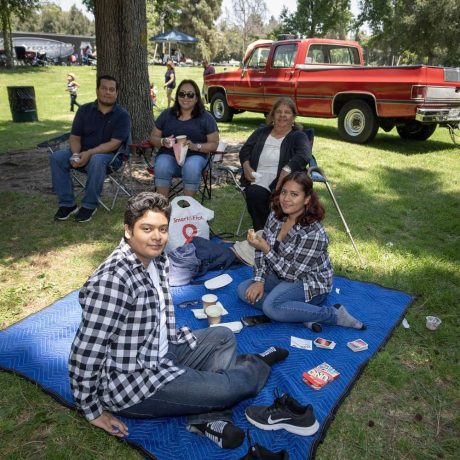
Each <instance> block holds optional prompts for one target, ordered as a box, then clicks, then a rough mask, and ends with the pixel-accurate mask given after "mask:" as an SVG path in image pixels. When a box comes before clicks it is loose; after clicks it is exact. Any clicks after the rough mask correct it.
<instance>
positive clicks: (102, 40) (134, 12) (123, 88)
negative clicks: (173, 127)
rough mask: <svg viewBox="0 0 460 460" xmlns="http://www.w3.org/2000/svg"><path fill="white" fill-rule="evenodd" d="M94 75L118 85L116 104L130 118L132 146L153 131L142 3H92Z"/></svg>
mask: <svg viewBox="0 0 460 460" xmlns="http://www.w3.org/2000/svg"><path fill="white" fill-rule="evenodd" d="M94 16H95V20H96V44H97V75H98V76H100V75H107V74H108V75H112V76H113V77H115V78H116V79H117V81H118V90H119V94H118V100H119V102H120V104H121V105H122V106H123V107H124V108H125V109H126V110H128V112H129V113H130V115H131V119H132V123H133V130H132V137H133V142H140V141H142V140H144V139H148V138H149V137H150V132H151V130H152V128H153V115H152V103H151V101H150V97H149V75H148V67H147V18H146V7H145V0H136V1H126V0H94Z"/></svg>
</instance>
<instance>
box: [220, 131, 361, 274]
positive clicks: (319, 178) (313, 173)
mask: <svg viewBox="0 0 460 460" xmlns="http://www.w3.org/2000/svg"><path fill="white" fill-rule="evenodd" d="M304 132H305V134H306V135H307V137H308V139H309V140H310V144H311V149H312V151H313V142H314V140H315V131H314V129H313V128H307V129H305V130H304ZM219 168H220V169H221V170H222V171H224V172H225V173H226V174H227V175H228V177H229V178H230V179H231V180H232V181H233V184H234V185H235V188H236V189H237V190H238V192H240V193H241V194H242V195H243V197H244V188H243V187H242V186H241V185H240V183H239V181H238V180H237V178H236V175H237V174H239V175H241V174H242V168H237V167H232V166H222V165H221V166H219ZM307 168H308V174H309V176H310V177H311V179H312V180H313V182H320V183H322V184H324V185H325V186H326V189H327V191H328V192H329V195H330V197H331V199H332V202H333V203H334V206H335V208H336V209H337V212H338V213H339V216H340V219H341V220H342V223H343V225H344V227H345V231H346V233H347V235H348V237H349V238H350V240H351V244H352V245H353V248H354V250H355V252H356V254H357V256H358V258H359V262H360V264H361V266H362V267H364V265H365V263H364V259H363V257H362V256H361V253H360V252H359V251H358V248H357V247H356V244H355V241H354V240H353V237H352V235H351V232H350V229H349V228H348V225H347V222H346V221H345V217H344V216H343V213H342V211H341V209H340V207H339V204H338V202H337V200H336V198H335V196H334V192H333V191H332V188H331V186H330V184H329V182H328V181H327V178H326V175H325V174H324V172H323V171H322V170H321V169H320V168H319V167H318V163H317V161H316V158H315V157H314V155H313V154H312V158H311V160H310V163H309V165H307ZM245 214H246V200H245V205H244V206H243V209H242V211H241V214H240V219H239V222H238V227H237V230H236V232H235V235H236V236H240V235H241V227H242V224H243V219H244V216H245Z"/></svg>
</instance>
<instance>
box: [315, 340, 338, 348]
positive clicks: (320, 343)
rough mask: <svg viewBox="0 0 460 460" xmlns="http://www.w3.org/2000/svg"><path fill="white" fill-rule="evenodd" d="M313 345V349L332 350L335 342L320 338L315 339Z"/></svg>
mask: <svg viewBox="0 0 460 460" xmlns="http://www.w3.org/2000/svg"><path fill="white" fill-rule="evenodd" d="M313 343H314V344H315V347H318V348H326V349H327V350H333V349H334V347H335V342H333V341H332V340H328V339H323V338H322V337H318V338H316V339H315V341H314V342H313Z"/></svg>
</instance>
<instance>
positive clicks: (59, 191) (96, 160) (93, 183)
mask: <svg viewBox="0 0 460 460" xmlns="http://www.w3.org/2000/svg"><path fill="white" fill-rule="evenodd" d="M113 155H114V154H113V153H97V154H96V155H93V156H92V157H91V158H90V160H89V161H88V163H87V164H86V165H85V166H84V167H83V168H82V170H83V171H84V172H86V173H87V175H88V177H87V179H86V185H85V193H84V195H83V198H82V200H81V205H82V206H83V207H84V208H87V209H95V208H97V206H98V204H99V197H100V196H101V193H102V188H103V186H104V181H105V178H106V176H107V166H108V164H109V163H110V162H111V161H112V160H113ZM71 156H72V152H71V151H70V149H64V150H58V151H57V152H54V153H52V154H51V155H50V167H51V179H52V182H53V190H54V192H55V193H56V195H57V196H58V200H59V206H66V207H69V208H70V207H71V206H74V205H75V195H74V191H73V183H72V177H71V175H70V170H71V165H70V157H71ZM117 161H118V160H117ZM119 166H121V160H120V162H119V164H117V165H114V169H117V167H119Z"/></svg>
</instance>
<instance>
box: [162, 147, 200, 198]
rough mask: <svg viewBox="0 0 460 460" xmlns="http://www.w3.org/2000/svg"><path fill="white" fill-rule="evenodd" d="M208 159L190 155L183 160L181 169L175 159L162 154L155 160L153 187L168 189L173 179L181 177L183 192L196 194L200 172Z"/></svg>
mask: <svg viewBox="0 0 460 460" xmlns="http://www.w3.org/2000/svg"><path fill="white" fill-rule="evenodd" d="M207 161H208V159H207V158H205V157H204V156H202V155H192V156H187V157H186V158H185V163H184V165H183V166H182V167H181V166H179V165H178V164H177V161H176V158H175V157H173V156H172V155H168V154H166V153H163V154H161V155H157V157H156V158H155V168H154V169H155V186H156V187H170V186H171V180H172V178H173V177H182V181H183V183H184V190H188V191H190V192H196V191H197V190H198V189H199V188H200V183H201V172H202V171H203V169H204V167H205V166H206V163H207Z"/></svg>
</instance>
